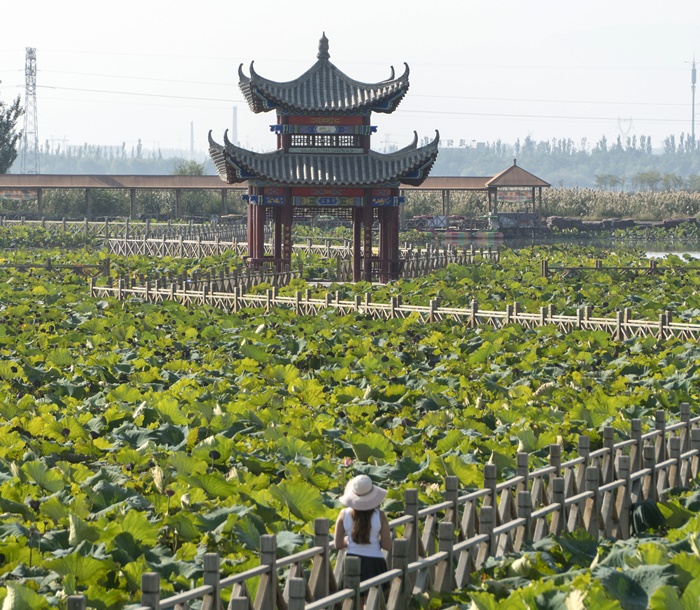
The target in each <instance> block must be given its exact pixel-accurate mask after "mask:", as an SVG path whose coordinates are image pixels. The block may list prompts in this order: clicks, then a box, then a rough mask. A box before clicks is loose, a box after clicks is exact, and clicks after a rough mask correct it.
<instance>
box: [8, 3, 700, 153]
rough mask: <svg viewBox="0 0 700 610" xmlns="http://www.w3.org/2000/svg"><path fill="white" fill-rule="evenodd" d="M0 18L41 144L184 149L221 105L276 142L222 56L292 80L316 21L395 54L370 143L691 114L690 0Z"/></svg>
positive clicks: (673, 122) (202, 141)
mask: <svg viewBox="0 0 700 610" xmlns="http://www.w3.org/2000/svg"><path fill="white" fill-rule="evenodd" d="M3 21H4V27H3V28H2V36H1V37H0V80H2V84H1V85H0V97H1V98H2V99H3V100H5V101H9V99H10V98H14V97H16V96H17V95H18V94H21V95H22V97H23V98H24V81H25V77H24V64H25V48H26V47H35V48H36V54H37V68H38V74H37V108H38V131H39V140H40V143H41V144H42V145H43V143H44V142H45V141H46V140H50V141H52V142H53V144H54V145H56V144H58V143H59V142H60V143H61V144H62V145H64V144H67V145H80V144H83V143H85V142H87V143H90V144H99V145H121V143H122V142H125V143H126V145H127V147H128V149H131V147H132V146H134V145H135V144H136V142H137V140H138V139H141V140H142V142H143V147H144V150H146V151H149V150H153V149H157V148H161V149H171V148H181V149H189V148H190V134H191V128H192V132H193V133H194V148H195V149H196V150H197V151H200V152H201V151H205V150H206V148H207V139H206V138H207V132H208V131H209V130H210V129H212V130H213V134H214V138H215V139H216V140H217V141H219V142H221V141H222V140H223V137H222V134H223V132H224V130H225V129H226V128H230V127H231V125H232V123H233V110H232V109H233V107H234V106H236V107H237V116H238V121H237V130H238V139H239V141H240V142H241V144H242V145H243V146H246V147H249V148H253V149H256V150H270V149H272V148H274V147H275V138H274V136H273V134H272V133H270V131H269V125H270V124H272V123H274V122H275V117H274V112H273V113H265V114H262V115H254V114H252V113H251V112H250V110H249V109H248V106H247V105H246V104H245V103H244V101H243V97H242V94H241V93H240V90H239V89H238V74H237V70H238V65H239V64H240V63H243V64H244V70H245V72H246V74H248V73H249V72H248V70H249V65H250V62H251V60H254V61H255V69H256V71H257V72H258V73H259V74H261V75H263V76H265V77H268V78H271V79H274V80H279V81H287V80H292V79H294V78H296V77H298V76H299V75H301V74H302V73H303V72H304V71H305V70H307V69H308V68H309V67H311V65H313V63H314V62H315V61H316V53H317V52H318V39H319V38H320V37H321V34H322V33H323V32H324V31H325V33H326V36H327V37H328V39H329V42H330V55H331V62H333V63H334V64H335V65H336V66H337V67H338V68H339V69H340V70H342V71H343V72H345V73H346V74H347V75H348V76H350V77H352V78H354V79H356V80H360V81H365V82H376V81H379V80H383V79H385V78H388V77H389V74H390V66H392V65H393V66H394V67H395V68H396V71H397V74H400V73H401V71H402V70H403V62H407V63H408V64H409V67H410V69H411V76H410V82H411V86H410V89H409V91H408V94H407V96H406V97H405V98H404V100H403V102H402V103H401V105H400V106H399V109H398V110H397V111H396V112H394V113H393V114H391V115H377V114H374V115H373V121H372V124H374V125H377V126H378V128H379V130H378V132H377V134H376V135H375V136H374V139H373V148H375V149H377V150H383V149H384V147H385V146H386V145H396V146H399V147H402V146H405V145H407V144H408V143H410V141H411V139H412V137H413V131H414V130H416V131H417V132H418V135H419V137H420V138H423V137H426V136H427V137H430V138H432V137H433V136H434V133H435V129H438V130H439V131H440V135H441V139H442V141H443V143H445V144H447V143H448V142H447V141H448V140H453V141H454V144H455V145H457V144H459V141H460V140H464V141H466V142H468V143H470V142H472V141H491V142H493V141H496V140H499V139H500V140H502V141H503V142H507V143H512V142H515V140H516V139H518V138H520V139H521V140H523V139H524V138H525V137H527V136H530V137H532V138H533V139H535V140H545V139H551V138H572V139H573V140H574V142H575V143H576V145H577V146H579V145H580V143H581V139H582V138H587V139H588V143H589V145H591V144H594V143H595V142H597V141H598V140H599V139H600V137H601V136H602V135H605V136H606V137H607V138H608V139H615V138H617V136H618V135H622V137H623V139H625V138H626V136H627V135H630V136H633V135H637V136H638V137H639V136H641V135H648V136H651V137H652V141H653V143H654V145H655V146H660V145H661V144H662V142H663V139H664V138H665V137H666V136H668V135H669V134H676V135H677V136H678V135H679V134H680V133H681V132H686V133H690V131H691V66H690V62H691V61H692V60H693V54H694V52H695V53H696V57H697V58H698V59H699V60H700V2H698V0H666V1H665V2H659V1H658V0H653V1H652V0H634V1H631V0H605V1H601V0H587V1H586V2H581V1H579V0H569V1H565V0H556V1H555V0H529V1H524V0H488V1H487V0H449V1H448V0H422V1H420V2H419V1H417V0H402V1H399V0H392V1H385V0H371V1H367V0H350V1H343V2H340V1H332V0H324V1H318V0H297V1H296V2H292V1H289V0H264V1H254V0H253V1H251V0H248V1H243V0H227V1H223V0H190V1H187V2H185V1H181V0H168V1H163V0H140V1H138V2H137V1H134V0H122V1H121V2H112V3H105V2H96V1H95V0H90V1H83V0H63V1H62V2H57V1H56V0H34V1H32V2H11V3H8V5H7V6H5V7H3ZM697 98H698V100H700V91H698V95H697ZM698 108H700V103H696V114H700V112H698ZM698 120H700V116H699V117H698ZM698 132H700V128H698V129H697V130H696V136H697V135H698Z"/></svg>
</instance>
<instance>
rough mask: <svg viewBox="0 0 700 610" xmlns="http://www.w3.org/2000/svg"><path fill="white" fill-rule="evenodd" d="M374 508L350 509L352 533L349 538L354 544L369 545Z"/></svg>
mask: <svg viewBox="0 0 700 610" xmlns="http://www.w3.org/2000/svg"><path fill="white" fill-rule="evenodd" d="M375 510H377V509H376V508H370V509H369V510H357V509H355V508H352V509H350V511H351V512H350V515H351V516H352V531H351V532H350V537H351V538H352V540H353V542H355V544H369V534H370V530H371V529H372V515H373V514H374V511H375Z"/></svg>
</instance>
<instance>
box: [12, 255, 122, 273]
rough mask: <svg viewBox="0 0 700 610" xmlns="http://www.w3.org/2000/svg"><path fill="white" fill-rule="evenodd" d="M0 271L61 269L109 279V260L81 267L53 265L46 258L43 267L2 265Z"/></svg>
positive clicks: (31, 263)
mask: <svg viewBox="0 0 700 610" xmlns="http://www.w3.org/2000/svg"><path fill="white" fill-rule="evenodd" d="M0 269H17V270H19V271H26V270H28V269H43V270H45V271H61V270H63V269H70V270H71V271H74V272H75V273H78V274H80V275H95V274H98V273H99V274H102V275H104V276H105V277H109V274H110V260H109V259H108V258H105V259H104V260H103V261H102V262H101V263H100V264H97V265H83V264H79V263H66V264H62V263H54V262H53V261H52V260H51V258H47V259H46V263H45V264H43V265H42V264H39V263H35V262H29V263H3V264H2V265H0Z"/></svg>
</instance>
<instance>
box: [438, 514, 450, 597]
mask: <svg viewBox="0 0 700 610" xmlns="http://www.w3.org/2000/svg"><path fill="white" fill-rule="evenodd" d="M438 553H447V557H446V558H445V560H444V561H441V562H440V563H439V564H438V565H437V566H436V570H435V590H436V591H441V592H447V591H452V590H453V589H454V526H453V525H452V523H451V522H450V521H442V522H441V523H440V525H439V526H438Z"/></svg>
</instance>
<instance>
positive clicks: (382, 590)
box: [68, 403, 700, 610]
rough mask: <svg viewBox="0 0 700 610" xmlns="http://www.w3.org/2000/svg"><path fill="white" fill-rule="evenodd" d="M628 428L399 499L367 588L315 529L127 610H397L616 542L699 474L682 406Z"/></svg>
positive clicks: (694, 420) (148, 590)
mask: <svg viewBox="0 0 700 610" xmlns="http://www.w3.org/2000/svg"><path fill="white" fill-rule="evenodd" d="M630 424H631V427H630V430H629V431H628V432H626V433H624V434H623V437H626V438H623V440H619V441H618V442H615V435H616V431H615V430H614V429H613V428H611V427H605V428H604V429H603V437H602V446H600V447H599V448H597V449H595V450H591V443H590V438H589V437H588V436H585V435H581V436H580V437H579V439H578V447H577V450H576V451H575V452H574V457H572V458H571V459H569V460H567V461H564V462H562V447H561V445H558V444H555V445H550V447H549V463H548V465H546V466H543V467H540V468H537V469H535V470H530V468H529V455H528V454H527V453H518V454H517V460H516V463H517V470H516V474H515V476H513V477H511V478H510V479H507V480H504V481H500V482H499V480H498V473H497V468H496V466H495V465H494V464H486V465H485V466H484V471H483V473H484V485H483V487H482V488H481V489H476V490H466V491H460V490H459V487H458V479H457V477H455V476H448V477H447V478H446V480H445V489H444V492H443V497H444V500H443V501H442V502H439V503H437V504H433V505H430V506H425V507H423V508H421V507H420V506H419V503H418V490H417V489H407V490H406V491H405V494H404V502H405V504H404V513H403V515H402V516H400V517H398V518H396V519H392V520H391V521H390V529H391V532H392V538H393V543H392V548H391V551H389V552H388V553H387V560H388V564H389V566H390V570H389V571H388V572H386V573H385V574H383V575H381V576H377V577H375V578H373V579H371V580H366V581H364V582H360V576H359V561H358V560H357V558H353V557H345V553H344V551H339V552H336V551H335V550H334V548H333V545H332V542H331V539H330V531H329V522H328V520H327V519H317V520H316V521H315V525H314V532H315V533H314V537H313V541H312V542H311V544H310V545H309V547H308V548H307V549H304V550H301V551H299V552H297V553H294V554H292V555H289V556H287V557H281V558H280V557H278V556H277V548H276V538H275V536H274V535H263V536H261V538H260V552H259V557H260V565H259V566H258V567H255V568H252V569H249V570H246V571H243V572H240V573H233V574H231V573H229V572H230V567H227V565H226V564H225V565H224V568H225V570H224V571H225V572H226V574H224V575H222V565H221V559H220V557H219V556H218V555H217V554H216V553H208V554H206V555H205V556H204V557H203V564H202V579H201V584H200V585H199V586H197V587H195V588H193V589H191V590H189V591H184V592H180V593H176V594H174V595H171V596H169V597H166V598H162V597H161V593H160V576H159V575H158V573H155V572H149V573H145V574H143V576H142V581H141V601H140V604H136V605H130V606H128V608H129V609H130V610H165V609H170V608H172V609H174V610H188V609H189V608H190V607H191V604H193V603H196V604H197V605H198V607H199V608H200V610H223V608H224V607H226V608H227V609H228V610H243V609H249V608H255V609H257V610H275V609H277V608H279V609H285V608H287V609H289V610H302V609H305V610H321V609H334V608H342V609H343V610H360V608H363V607H364V608H365V610H378V609H380V608H387V609H388V610H402V609H405V608H407V607H408V605H409V600H410V598H411V597H412V596H415V595H419V594H423V593H430V592H449V591H456V590H460V589H461V588H463V587H464V586H465V585H467V584H468V583H469V580H470V578H471V576H472V575H473V574H474V573H478V572H479V571H480V570H481V568H482V567H483V566H484V563H485V561H486V560H487V559H488V558H490V557H502V556H503V555H504V554H505V553H510V552H514V553H519V552H522V551H523V550H525V549H526V548H527V545H528V544H530V543H533V542H537V541H539V540H542V539H543V538H545V537H547V536H550V535H560V534H563V533H566V532H574V531H576V530H579V529H583V530H585V531H587V532H588V533H589V534H590V535H592V536H594V537H596V538H597V537H606V538H616V539H623V540H624V539H627V538H629V537H630V535H631V531H630V530H631V527H630V520H631V511H632V510H633V509H634V507H635V506H636V505H637V504H638V503H641V502H647V501H649V502H658V501H663V500H664V499H665V498H666V497H667V494H668V491H669V490H670V489H671V488H673V487H682V486H687V485H689V484H690V483H691V481H693V480H695V479H697V477H698V474H699V471H700V427H699V426H700V417H691V413H690V405H689V404H688V403H682V404H681V405H680V410H679V419H678V421H675V422H673V423H667V421H666V411H662V410H660V411H657V412H656V414H655V419H654V427H653V429H650V430H648V431H646V432H643V426H642V421H641V420H640V419H633V420H632V421H631V422H630ZM618 434H619V432H618ZM256 582H257V586H256V587H255V590H253V589H254V586H255V583H256ZM362 598H364V605H363V602H362V601H361V600H362ZM225 600H228V601H227V604H226V605H225ZM85 607H86V599H85V598H84V597H83V596H72V597H71V598H69V600H68V610H84V608H85Z"/></svg>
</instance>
